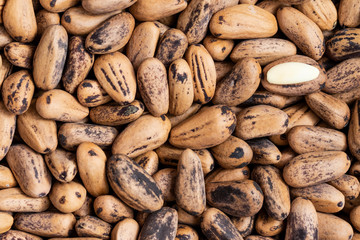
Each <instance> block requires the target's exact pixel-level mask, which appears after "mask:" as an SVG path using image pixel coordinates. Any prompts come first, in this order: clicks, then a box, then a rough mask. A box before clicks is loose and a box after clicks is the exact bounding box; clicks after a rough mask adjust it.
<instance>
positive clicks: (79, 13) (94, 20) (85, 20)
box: [61, 1, 121, 36]
mask: <svg viewBox="0 0 360 240" xmlns="http://www.w3.org/2000/svg"><path fill="white" fill-rule="evenodd" d="M82 2H85V1H82ZM120 12H121V11H120V10H117V11H112V12H109V13H102V14H96V15H94V14H91V13H89V12H88V11H86V10H85V9H84V8H82V7H81V6H78V7H71V8H69V9H68V10H66V12H65V13H64V14H63V15H62V17H61V25H62V26H63V27H64V28H65V29H66V31H67V32H68V33H69V34H73V35H78V36H79V35H86V34H89V33H90V32H91V31H93V30H94V29H95V28H96V27H97V26H99V25H100V24H101V23H102V22H104V21H105V20H107V19H109V18H110V17H112V16H114V15H116V14H118V13H120Z"/></svg>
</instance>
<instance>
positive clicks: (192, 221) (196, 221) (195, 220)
mask: <svg viewBox="0 0 360 240" xmlns="http://www.w3.org/2000/svg"><path fill="white" fill-rule="evenodd" d="M175 208H176V210H177V212H178V221H179V223H182V224H187V225H190V226H199V225H200V220H201V216H194V215H190V214H189V213H187V212H185V210H183V209H182V208H180V207H178V206H175Z"/></svg>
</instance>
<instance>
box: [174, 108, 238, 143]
mask: <svg viewBox="0 0 360 240" xmlns="http://www.w3.org/2000/svg"><path fill="white" fill-rule="evenodd" d="M235 121H236V117H235V114H234V113H233V112H232V111H231V110H230V108H229V107H227V106H224V105H214V106H212V107H209V108H205V109H202V110H201V111H200V112H199V113H197V114H196V115H194V116H192V117H191V118H188V119H186V120H185V121H184V122H182V123H181V124H179V125H177V126H176V127H174V128H173V129H172V130H171V133H170V139H169V141H170V143H171V144H172V145H174V146H176V147H180V148H192V149H203V148H208V147H214V146H216V145H218V144H220V143H222V142H224V141H225V140H226V139H227V138H228V137H230V135H231V134H232V132H233V131H234V128H235Z"/></svg>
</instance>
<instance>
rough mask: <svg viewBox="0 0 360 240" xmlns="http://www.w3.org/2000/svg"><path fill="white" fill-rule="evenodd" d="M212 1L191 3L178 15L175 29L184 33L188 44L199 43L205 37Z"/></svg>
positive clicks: (203, 0)
mask: <svg viewBox="0 0 360 240" xmlns="http://www.w3.org/2000/svg"><path fill="white" fill-rule="evenodd" d="M212 2H213V1H210V0H195V1H191V2H190V3H189V5H188V6H187V7H186V9H185V10H184V11H182V13H180V15H179V18H178V21H177V25H176V28H177V29H179V30H181V31H182V32H184V33H185V35H186V37H187V38H188V41H189V44H196V43H200V42H201V41H202V40H203V39H204V38H205V36H206V33H207V29H208V25H209V22H210V19H211V15H212V12H211V6H213V3H212Z"/></svg>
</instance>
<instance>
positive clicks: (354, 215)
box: [350, 206, 360, 231]
mask: <svg viewBox="0 0 360 240" xmlns="http://www.w3.org/2000/svg"><path fill="white" fill-rule="evenodd" d="M350 221H351V224H352V225H353V227H354V228H355V229H356V230H358V231H359V229H360V207H359V206H356V207H354V208H353V209H352V210H351V212H350Z"/></svg>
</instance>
